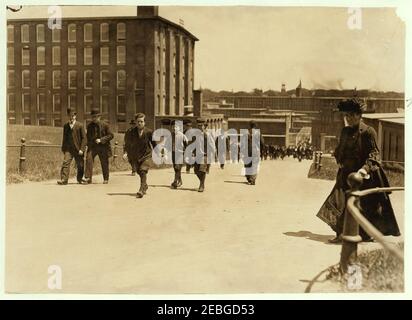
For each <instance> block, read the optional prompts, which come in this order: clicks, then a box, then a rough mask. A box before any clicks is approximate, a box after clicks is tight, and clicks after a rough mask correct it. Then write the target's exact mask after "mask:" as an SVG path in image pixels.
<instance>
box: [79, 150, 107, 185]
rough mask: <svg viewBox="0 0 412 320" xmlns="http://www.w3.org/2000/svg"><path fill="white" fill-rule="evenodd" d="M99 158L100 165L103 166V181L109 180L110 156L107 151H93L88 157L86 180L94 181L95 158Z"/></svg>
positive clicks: (88, 153) (89, 151)
mask: <svg viewBox="0 0 412 320" xmlns="http://www.w3.org/2000/svg"><path fill="white" fill-rule="evenodd" d="M96 155H97V156H99V160H100V164H101V165H102V173H103V180H109V155H108V154H107V151H106V150H95V149H91V150H88V151H87V155H86V174H85V178H86V179H90V180H91V179H92V176H93V162H94V158H95V157H96Z"/></svg>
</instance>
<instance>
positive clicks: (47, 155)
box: [6, 125, 130, 183]
mask: <svg viewBox="0 0 412 320" xmlns="http://www.w3.org/2000/svg"><path fill="white" fill-rule="evenodd" d="M62 133H63V129H62V128H55V127H39V126H22V125H8V127H7V142H6V143H7V146H10V145H17V146H20V139H21V138H25V139H26V164H25V165H26V171H25V173H24V174H20V173H19V157H20V148H19V147H7V152H6V171H7V172H6V181H7V183H19V182H23V181H27V180H28V181H42V180H48V179H59V177H60V168H61V164H62V161H63V153H62V152H61V148H60V145H61V142H62ZM114 135H115V137H114V139H113V140H112V149H113V147H114V142H115V141H118V143H119V144H118V148H117V152H116V153H117V154H118V155H119V156H118V157H117V159H116V163H113V158H111V159H110V170H111V171H123V170H130V166H129V163H127V162H125V161H123V160H122V158H121V155H122V154H123V147H122V146H123V134H118V133H115V134H114ZM33 145H38V147H30V146H33ZM51 145H58V146H56V147H54V146H51ZM75 172H76V168H75V162H74V161H73V162H72V165H71V170H70V175H71V176H72V177H74V176H75ZM93 173H94V174H99V173H101V166H100V161H99V158H98V157H96V159H95V165H94V171H93Z"/></svg>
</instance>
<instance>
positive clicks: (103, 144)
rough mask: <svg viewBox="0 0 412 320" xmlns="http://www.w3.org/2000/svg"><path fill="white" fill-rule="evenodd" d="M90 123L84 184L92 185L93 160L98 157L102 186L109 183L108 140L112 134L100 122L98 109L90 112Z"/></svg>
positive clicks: (110, 152)
mask: <svg viewBox="0 0 412 320" xmlns="http://www.w3.org/2000/svg"><path fill="white" fill-rule="evenodd" d="M91 116H92V121H91V122H90V123H89V124H88V126H87V155H86V174H85V178H86V180H85V181H86V183H92V176H93V162H94V158H95V157H96V155H97V156H99V160H100V164H101V166H102V173H103V184H107V183H109V158H110V157H111V156H112V147H111V145H110V140H112V139H113V133H112V132H111V130H110V127H109V125H108V124H107V123H106V122H104V121H101V120H100V111H99V109H93V110H92V111H91Z"/></svg>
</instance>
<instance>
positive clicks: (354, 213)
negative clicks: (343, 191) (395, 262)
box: [340, 172, 405, 274]
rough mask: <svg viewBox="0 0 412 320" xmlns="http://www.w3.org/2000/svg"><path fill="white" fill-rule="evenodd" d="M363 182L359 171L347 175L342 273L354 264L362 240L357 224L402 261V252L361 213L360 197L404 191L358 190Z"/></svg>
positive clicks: (400, 189)
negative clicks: (347, 189) (347, 187)
mask: <svg viewBox="0 0 412 320" xmlns="http://www.w3.org/2000/svg"><path fill="white" fill-rule="evenodd" d="M362 182H363V177H362V175H361V174H359V173H355V172H353V173H351V174H350V175H349V176H348V184H349V186H350V187H351V189H350V191H349V197H348V199H347V201H346V209H345V217H344V224H343V233H342V251H341V257H340V271H341V273H342V274H346V273H347V272H348V268H349V266H350V265H354V264H356V260H357V250H358V243H359V242H361V241H362V238H361V236H360V235H359V226H361V227H362V228H363V229H364V230H365V232H366V233H367V234H368V235H369V236H370V237H372V238H373V239H374V240H375V241H377V242H378V243H380V244H381V245H382V247H383V248H384V249H386V250H387V251H388V252H390V253H391V254H393V255H394V256H395V257H396V258H398V259H399V260H400V261H402V262H403V259H404V258H403V253H402V251H401V250H399V249H398V248H396V247H395V246H394V245H393V244H392V245H391V244H390V243H388V242H387V241H386V240H385V238H384V236H383V234H382V233H381V232H380V231H379V230H378V229H377V228H376V227H375V226H374V225H373V224H372V223H370V222H369V221H368V220H367V219H366V218H365V217H364V216H363V214H362V213H361V210H360V208H361V206H360V198H361V197H364V196H367V195H370V194H375V193H387V192H392V191H404V190H405V188H403V187H392V188H389V187H388V188H372V189H366V190H362V191H359V189H360V187H361V185H362Z"/></svg>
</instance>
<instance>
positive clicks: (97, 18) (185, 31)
mask: <svg viewBox="0 0 412 320" xmlns="http://www.w3.org/2000/svg"><path fill="white" fill-rule="evenodd" d="M48 19H49V18H25V19H7V21H10V22H36V21H37V22H45V23H47V21H48ZM62 20H63V21H79V20H85V21H91V20H158V21H161V22H163V23H165V24H167V25H169V26H171V27H174V28H176V29H179V30H180V31H182V32H183V33H185V34H186V35H187V36H189V37H190V38H192V39H193V40H194V41H199V39H198V38H197V37H195V36H194V35H193V34H191V33H190V32H189V31H188V30H186V29H185V28H184V27H182V26H181V25H180V24H177V23H174V22H172V21H170V20H167V19H165V18H163V17H160V16H153V17H138V16H130V17H122V16H117V17H116V16H114V17H63V18H62Z"/></svg>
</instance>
